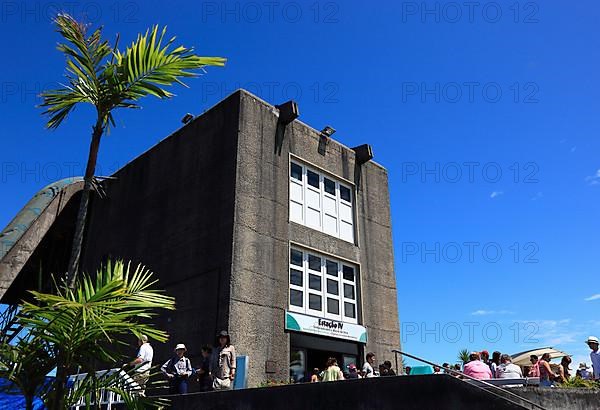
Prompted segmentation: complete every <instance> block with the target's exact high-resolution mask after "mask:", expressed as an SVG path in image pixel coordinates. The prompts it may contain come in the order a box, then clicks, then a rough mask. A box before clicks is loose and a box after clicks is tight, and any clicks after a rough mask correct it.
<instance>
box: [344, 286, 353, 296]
mask: <svg viewBox="0 0 600 410" xmlns="http://www.w3.org/2000/svg"><path fill="white" fill-rule="evenodd" d="M344 297H345V298H346V299H354V298H355V296H354V286H352V285H348V284H347V283H344Z"/></svg>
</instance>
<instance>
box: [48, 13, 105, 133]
mask: <svg viewBox="0 0 600 410" xmlns="http://www.w3.org/2000/svg"><path fill="white" fill-rule="evenodd" d="M54 22H55V24H56V27H57V31H58V32H59V33H60V34H61V36H62V37H63V38H64V39H65V40H66V42H64V43H59V44H58V46H57V48H58V50H60V51H61V52H62V53H64V54H65V56H66V59H67V74H66V75H65V76H66V78H67V80H68V85H63V87H62V88H59V89H56V90H50V91H45V92H43V93H42V94H41V97H42V99H43V102H42V104H41V106H42V107H47V109H46V111H44V115H48V116H50V119H49V120H48V122H47V124H46V127H47V128H51V129H52V128H57V127H58V126H59V125H60V124H61V123H62V121H63V120H64V119H65V118H66V117H67V116H68V115H69V113H70V112H71V111H72V110H73V108H74V107H75V105H76V104H77V103H80V102H87V103H91V104H94V105H97V104H98V103H99V102H100V95H101V92H100V88H101V87H102V85H101V84H100V82H99V73H100V71H101V70H102V63H103V60H104V59H105V58H106V57H107V56H109V55H110V54H111V52H112V49H111V47H110V45H109V44H108V42H107V41H103V40H102V28H98V29H97V30H95V31H94V32H93V33H92V34H91V35H89V36H88V35H87V26H86V25H84V24H82V23H79V22H77V21H76V20H75V19H74V18H73V17H71V16H70V15H68V14H59V15H58V16H57V17H56V18H55V20H54Z"/></svg>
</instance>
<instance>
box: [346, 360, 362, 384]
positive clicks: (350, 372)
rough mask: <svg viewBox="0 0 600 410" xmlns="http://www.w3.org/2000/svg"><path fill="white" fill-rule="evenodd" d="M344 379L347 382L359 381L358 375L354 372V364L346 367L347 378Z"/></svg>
mask: <svg viewBox="0 0 600 410" xmlns="http://www.w3.org/2000/svg"><path fill="white" fill-rule="evenodd" d="M346 379H347V380H350V379H360V376H359V375H358V372H357V371H356V365H355V364H354V363H352V364H350V365H349V366H348V376H347V377H346Z"/></svg>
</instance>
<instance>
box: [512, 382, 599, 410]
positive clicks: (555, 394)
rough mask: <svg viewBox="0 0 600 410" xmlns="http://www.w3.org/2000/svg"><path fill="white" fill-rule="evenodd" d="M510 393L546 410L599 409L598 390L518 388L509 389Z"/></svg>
mask: <svg viewBox="0 0 600 410" xmlns="http://www.w3.org/2000/svg"><path fill="white" fill-rule="evenodd" d="M510 391H512V392H513V393H516V394H518V395H519V396H521V397H524V398H526V399H527V400H529V401H532V402H534V403H537V404H539V405H540V406H543V407H544V408H546V409H547V410H588V409H600V390H598V389H575V388H573V389H563V388H554V389H544V388H539V387H520V388H514V389H510Z"/></svg>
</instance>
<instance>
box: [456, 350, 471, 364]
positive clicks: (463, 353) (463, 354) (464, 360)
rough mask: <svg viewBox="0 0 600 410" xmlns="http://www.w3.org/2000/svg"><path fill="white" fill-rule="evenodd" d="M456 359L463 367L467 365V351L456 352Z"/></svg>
mask: <svg viewBox="0 0 600 410" xmlns="http://www.w3.org/2000/svg"><path fill="white" fill-rule="evenodd" d="M457 359H458V361H459V362H460V363H462V364H463V365H464V364H467V363H469V350H467V349H462V350H460V351H459V352H458V356H457Z"/></svg>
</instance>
